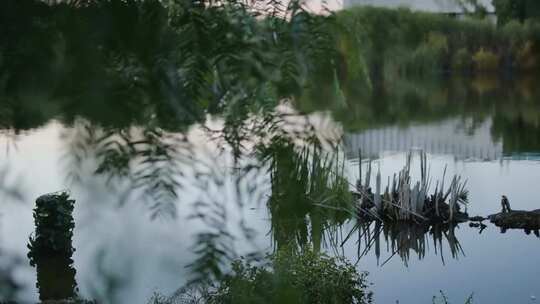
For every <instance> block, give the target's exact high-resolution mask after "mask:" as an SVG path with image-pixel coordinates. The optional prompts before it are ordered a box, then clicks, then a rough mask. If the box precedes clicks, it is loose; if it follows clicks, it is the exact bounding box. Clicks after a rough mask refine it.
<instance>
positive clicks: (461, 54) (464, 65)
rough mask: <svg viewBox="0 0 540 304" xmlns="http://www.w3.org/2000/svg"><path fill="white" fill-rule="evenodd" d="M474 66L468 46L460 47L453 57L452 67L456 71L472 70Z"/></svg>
mask: <svg viewBox="0 0 540 304" xmlns="http://www.w3.org/2000/svg"><path fill="white" fill-rule="evenodd" d="M472 66H473V61H472V56H471V54H470V53H469V51H468V50H467V49H466V48H461V49H459V50H458V51H457V52H456V54H455V55H454V57H453V58H452V69H453V70H455V71H470V70H471V69H472Z"/></svg>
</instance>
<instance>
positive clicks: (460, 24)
mask: <svg viewBox="0 0 540 304" xmlns="http://www.w3.org/2000/svg"><path fill="white" fill-rule="evenodd" d="M336 19H337V21H338V23H339V24H340V26H341V27H342V28H344V29H346V30H347V31H348V32H349V33H352V35H354V36H355V40H356V42H357V44H358V46H357V49H359V50H360V53H361V54H362V56H363V57H364V60H365V62H366V63H367V65H368V67H369V70H370V75H371V76H372V78H374V79H377V80H379V79H384V78H387V77H392V76H394V77H395V76H396V75H400V76H403V75H418V74H433V73H438V74H467V75H470V74H485V73H488V74H493V73H533V72H536V71H537V70H538V68H539V67H540V66H539V64H540V57H539V53H540V52H539V49H540V23H539V22H538V21H534V20H526V21H524V22H523V23H520V22H519V21H516V20H512V21H509V22H507V23H506V24H501V25H497V24H495V23H494V22H493V21H490V20H482V19H478V18H474V17H473V16H471V17H466V18H464V19H456V18H452V17H450V16H447V15H443V14H436V13H428V12H416V11H414V12H413V11H411V10H409V9H405V8H399V9H389V8H381V7H372V6H357V7H351V8H347V9H344V10H341V11H338V12H336ZM352 43H353V42H351V41H346V42H343V44H344V45H347V44H348V45H350V44H352ZM344 53H345V57H346V58H350V57H354V55H355V54H354V53H352V52H349V51H348V50H346V51H345V52H344Z"/></svg>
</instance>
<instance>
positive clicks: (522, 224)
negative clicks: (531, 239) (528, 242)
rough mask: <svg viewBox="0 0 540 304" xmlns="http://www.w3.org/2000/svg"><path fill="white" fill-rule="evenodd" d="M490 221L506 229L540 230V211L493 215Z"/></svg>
mask: <svg viewBox="0 0 540 304" xmlns="http://www.w3.org/2000/svg"><path fill="white" fill-rule="evenodd" d="M488 218H489V220H490V221H491V222H492V223H493V224H495V225H496V226H497V227H501V228H505V229H529V230H538V229H540V209H538V210H534V211H523V210H514V211H510V212H501V213H497V214H492V215H490V216H489V217H488Z"/></svg>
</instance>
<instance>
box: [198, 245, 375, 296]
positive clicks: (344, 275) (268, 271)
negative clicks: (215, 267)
mask: <svg viewBox="0 0 540 304" xmlns="http://www.w3.org/2000/svg"><path fill="white" fill-rule="evenodd" d="M367 287H368V286H367V283H366V274H365V273H362V274H361V273H358V272H357V271H356V269H355V268H354V266H353V265H351V264H349V263H347V262H345V261H342V260H338V259H336V258H331V257H328V256H326V255H324V254H319V253H315V252H314V251H312V250H310V249H305V250H303V251H302V252H301V253H299V254H295V253H292V252H291V251H288V250H282V251H279V252H277V253H276V254H274V255H273V256H271V263H270V264H269V265H266V266H253V265H250V264H248V263H244V262H243V261H236V262H234V264H233V267H232V273H231V274H229V275H227V276H226V277H225V279H224V280H223V281H222V282H220V284H219V286H218V289H217V291H216V292H215V293H214V294H212V295H211V296H210V298H209V300H208V303H216V304H217V303H219V304H227V303H235V304H236V303H238V304H243V303H246V304H247V303H291V304H292V303H295V304H296V303H313V304H315V303H321V304H323V303H325V304H326V303H328V304H331V303H335V304H341V303H371V302H372V301H371V297H372V294H371V292H369V291H368V290H367Z"/></svg>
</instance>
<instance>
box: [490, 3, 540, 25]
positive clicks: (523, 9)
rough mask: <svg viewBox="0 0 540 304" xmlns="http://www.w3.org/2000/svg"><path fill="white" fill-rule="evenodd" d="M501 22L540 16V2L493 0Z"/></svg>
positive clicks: (521, 20)
mask: <svg viewBox="0 0 540 304" xmlns="http://www.w3.org/2000/svg"><path fill="white" fill-rule="evenodd" d="M492 3H493V6H494V7H495V13H496V14H497V20H498V23H499V24H506V23H508V22H512V21H514V20H517V21H519V22H524V21H525V20H527V19H538V18H540V3H539V2H538V1H536V0H492Z"/></svg>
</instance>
